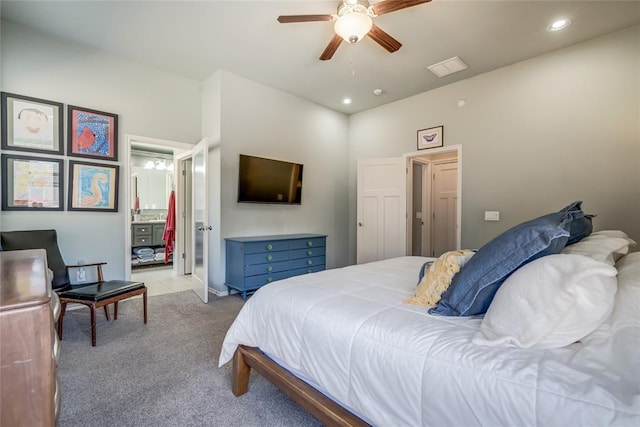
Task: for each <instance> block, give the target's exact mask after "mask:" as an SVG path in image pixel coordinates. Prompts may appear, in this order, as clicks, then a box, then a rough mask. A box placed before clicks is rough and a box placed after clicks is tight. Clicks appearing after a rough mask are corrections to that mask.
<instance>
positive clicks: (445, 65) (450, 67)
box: [427, 56, 469, 77]
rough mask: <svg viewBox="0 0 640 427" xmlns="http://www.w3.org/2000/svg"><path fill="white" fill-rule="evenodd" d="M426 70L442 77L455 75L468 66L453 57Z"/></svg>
mask: <svg viewBox="0 0 640 427" xmlns="http://www.w3.org/2000/svg"><path fill="white" fill-rule="evenodd" d="M427 68H428V69H429V71H431V72H432V73H433V74H435V75H436V76H438V77H444V76H448V75H449V74H453V73H457V72H458V71H462V70H466V69H467V68H469V66H468V65H467V64H465V63H464V62H462V59H460V58H458V57H457V56H454V57H453V58H449V59H445V60H444V61H442V62H438V63H437V64H433V65H429V66H428V67H427Z"/></svg>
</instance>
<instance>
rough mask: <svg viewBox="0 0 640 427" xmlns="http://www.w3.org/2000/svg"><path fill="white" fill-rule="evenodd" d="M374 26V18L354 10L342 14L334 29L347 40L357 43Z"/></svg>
mask: <svg viewBox="0 0 640 427" xmlns="http://www.w3.org/2000/svg"><path fill="white" fill-rule="evenodd" d="M372 26H373V20H372V19H371V17H370V16H369V15H367V14H366V13H362V12H357V11H354V12H350V13H346V14H344V15H342V16H340V17H339V18H338V19H337V20H336V23H335V25H334V26H333V29H334V31H335V32H336V34H337V35H339V36H340V37H342V38H343V39H344V40H345V41H347V42H349V43H351V44H356V43H358V42H359V41H360V40H362V38H363V37H364V36H366V35H367V33H368V32H369V30H371V27H372Z"/></svg>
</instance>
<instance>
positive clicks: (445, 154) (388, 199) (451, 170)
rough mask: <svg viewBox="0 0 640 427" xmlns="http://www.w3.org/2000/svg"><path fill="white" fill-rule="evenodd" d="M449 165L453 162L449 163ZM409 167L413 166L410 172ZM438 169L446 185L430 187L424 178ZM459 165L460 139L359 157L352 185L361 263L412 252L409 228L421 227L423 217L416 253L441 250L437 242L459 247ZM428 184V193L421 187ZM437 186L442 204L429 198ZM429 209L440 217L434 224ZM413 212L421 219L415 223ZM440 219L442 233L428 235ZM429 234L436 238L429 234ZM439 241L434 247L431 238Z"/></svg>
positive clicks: (460, 167) (434, 242)
mask: <svg viewBox="0 0 640 427" xmlns="http://www.w3.org/2000/svg"><path fill="white" fill-rule="evenodd" d="M451 165H453V166H454V167H450V166H451ZM414 169H416V170H417V171H418V172H415V173H414ZM437 169H440V171H439V172H441V173H443V174H446V175H448V178H449V179H450V181H449V183H448V184H447V185H445V186H443V187H441V188H439V189H437V190H433V189H432V184H426V185H425V184H424V183H425V182H427V183H429V182H430V181H429V180H428V179H427V178H426V177H429V176H433V171H434V170H437ZM461 171H462V146H460V145H453V146H450V147H442V148H434V149H430V150H429V151H428V152H423V151H418V152H413V153H407V154H404V155H403V157H394V158H384V159H377V158H374V159H359V160H358V164H357V189H356V193H357V202H356V211H357V212H356V215H357V217H356V218H357V224H356V225H357V228H356V262H357V263H358V264H361V263H364V262H370V261H377V260H382V259H387V258H392V257H397V256H403V255H410V254H413V253H414V240H417V238H416V239H414V237H413V236H414V231H415V230H420V229H421V228H423V224H422V222H424V223H425V224H424V225H426V226H427V228H428V229H429V230H430V231H429V233H428V234H427V233H425V232H424V230H421V231H420V234H419V238H420V239H421V240H420V242H416V244H415V246H416V247H417V248H418V249H416V253H417V252H420V253H422V254H430V253H433V252H438V251H444V249H441V247H446V248H451V249H459V248H460V245H461V241H462V232H461V227H460V223H461V215H462V210H461V198H462V173H461ZM414 176H416V178H415V180H414ZM415 187H420V189H419V190H418V191H417V194H418V196H419V201H418V202H414V197H413V195H414V188H415ZM427 189H429V193H428V194H427V193H425V191H426V190H427ZM451 190H453V191H451ZM436 192H437V193H439V194H440V195H441V196H443V200H446V204H445V203H444V202H443V201H442V200H439V199H438V200H435V201H434V199H433V197H434V194H435V193H436ZM414 205H415V206H416V208H415V209H414ZM438 212H440V214H442V215H440V214H438ZM434 215H437V219H439V221H438V224H437V225H436V224H435V222H434V221H433V216H434ZM416 216H418V219H419V220H420V221H419V226H418V225H416V224H414V220H413V219H412V218H416ZM423 220H424V221H423ZM440 224H445V225H446V227H447V229H446V230H445V231H446V233H445V234H444V236H445V237H444V238H442V236H440V235H436V236H434V237H432V232H433V231H440V230H441V227H440ZM434 238H435V239H436V240H433V239H434ZM427 241H428V242H429V246H428V247H427V248H423V243H426V242H427ZM442 242H444V243H443V244H442V246H438V247H437V248H436V244H437V245H440V243H442ZM451 249H449V250H451ZM424 256H432V255H424ZM436 256H437V255H436Z"/></svg>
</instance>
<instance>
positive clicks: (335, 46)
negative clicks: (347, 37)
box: [320, 34, 342, 61]
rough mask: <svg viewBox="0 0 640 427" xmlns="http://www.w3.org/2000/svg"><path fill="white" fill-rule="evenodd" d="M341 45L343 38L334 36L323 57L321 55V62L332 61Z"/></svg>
mask: <svg viewBox="0 0 640 427" xmlns="http://www.w3.org/2000/svg"><path fill="white" fill-rule="evenodd" d="M340 43H342V37H340V36H339V35H337V34H336V35H334V36H333V38H332V39H331V41H330V42H329V44H328V45H327V47H326V48H325V49H324V52H322V55H320V60H321V61H326V60H328V59H331V57H332V56H333V54H334V53H336V50H338V47H339V46H340Z"/></svg>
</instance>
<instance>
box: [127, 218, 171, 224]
mask: <svg viewBox="0 0 640 427" xmlns="http://www.w3.org/2000/svg"><path fill="white" fill-rule="evenodd" d="M164 222H167V221H166V220H164V219H150V220H147V221H142V220H140V221H131V224H161V223H164Z"/></svg>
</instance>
